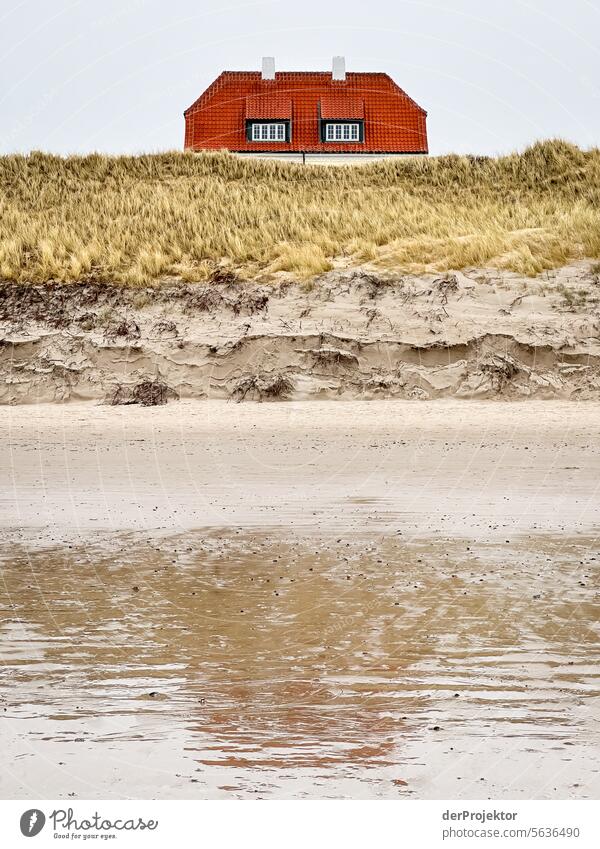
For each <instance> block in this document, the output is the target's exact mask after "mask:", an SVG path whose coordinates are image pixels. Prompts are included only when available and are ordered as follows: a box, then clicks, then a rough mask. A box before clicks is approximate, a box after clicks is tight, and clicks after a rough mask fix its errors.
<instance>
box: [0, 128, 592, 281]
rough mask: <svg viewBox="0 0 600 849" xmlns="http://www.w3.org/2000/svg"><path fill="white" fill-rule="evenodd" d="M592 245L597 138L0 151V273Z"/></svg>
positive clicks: (155, 272)
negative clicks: (472, 150)
mask: <svg viewBox="0 0 600 849" xmlns="http://www.w3.org/2000/svg"><path fill="white" fill-rule="evenodd" d="M581 257H588V258H598V257H600V150H599V149H593V150H590V151H582V150H580V149H579V148H577V147H575V146H573V145H570V144H567V143H566V142H561V141H549V142H542V143H539V144H536V145H534V146H533V147H531V148H529V149H528V150H526V151H525V152H523V153H520V154H513V155H510V156H504V157H501V158H487V157H469V156H455V155H453V156H442V157H431V158H418V159H406V160H403V159H395V160H388V161H385V162H380V163H373V164H371V165H365V166H360V167H352V166H343V167H326V166H318V165H317V166H301V165H293V164H289V163H279V162H269V161H266V162H265V161H258V160H252V159H240V158H237V157H235V156H233V155H231V154H228V153H205V154H192V153H165V154H155V155H143V156H131V157H130V156H119V157H110V156H101V155H98V154H93V155H90V156H72V157H68V158H61V157H58V156H51V155H48V154H44V153H32V154H30V155H29V156H5V157H0V277H1V278H2V279H4V280H11V281H19V282H23V283H28V282H44V281H64V282H72V281H79V280H89V281H106V282H115V283H121V284H124V285H143V284H147V283H152V282H157V281H160V280H166V279H170V280H172V279H173V278H180V279H183V280H186V281H193V280H205V279H208V278H210V276H211V274H212V273H213V271H214V269H215V267H216V266H217V265H225V266H228V267H231V268H232V269H234V270H239V272H240V274H241V275H242V276H243V275H249V276H257V275H260V274H267V275H268V274H270V273H273V272H275V271H289V272H292V273H293V274H296V275H298V276H301V277H309V276H311V275H315V274H318V273H320V272H322V271H325V270H327V269H329V268H331V267H332V265H334V264H335V262H336V261H339V260H340V259H343V261H344V264H346V265H347V264H351V265H352V264H356V265H358V264H362V263H365V262H369V263H372V264H373V265H375V266H378V265H379V266H383V267H387V268H397V269H399V270H405V271H422V270H424V269H426V268H429V269H435V270H446V269H449V268H464V267H467V266H483V265H487V266H496V267H499V268H507V269H511V270H513V271H516V272H519V273H521V274H526V275H533V274H536V273H538V272H540V271H542V270H544V269H549V268H553V267H557V266H560V265H562V264H564V263H565V262H567V261H569V260H571V259H576V258H581Z"/></svg>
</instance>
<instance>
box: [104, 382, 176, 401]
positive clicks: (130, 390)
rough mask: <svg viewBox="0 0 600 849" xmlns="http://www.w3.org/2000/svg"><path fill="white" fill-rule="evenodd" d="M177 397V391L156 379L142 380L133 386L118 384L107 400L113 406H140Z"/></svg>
mask: <svg viewBox="0 0 600 849" xmlns="http://www.w3.org/2000/svg"><path fill="white" fill-rule="evenodd" d="M178 398H179V396H178V395H177V393H176V392H175V391H174V390H173V389H170V388H169V387H168V386H167V385H166V383H161V382H160V381H158V380H143V381H141V383H136V384H135V386H123V385H121V384H119V385H118V386H116V387H115V389H114V390H113V392H112V394H111V395H110V396H109V397H108V399H107V402H108V403H109V404H110V405H111V406H113V407H115V406H119V405H122V404H141V406H142V407H156V406H159V405H160V404H166V403H167V401H169V400H171V399H174V400H177V399H178Z"/></svg>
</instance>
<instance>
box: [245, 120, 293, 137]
mask: <svg viewBox="0 0 600 849" xmlns="http://www.w3.org/2000/svg"><path fill="white" fill-rule="evenodd" d="M285 123H286V122H285V121H278V122H277V123H273V124H267V123H263V122H261V123H253V124H251V132H250V137H251V139H252V141H257V142H274V141H280V142H284V141H285V140H286V138H285V137H286V132H285V129H286V127H285Z"/></svg>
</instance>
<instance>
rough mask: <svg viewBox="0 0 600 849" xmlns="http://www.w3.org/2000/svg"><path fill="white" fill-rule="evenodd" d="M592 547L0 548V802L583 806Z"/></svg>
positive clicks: (594, 651)
mask: <svg viewBox="0 0 600 849" xmlns="http://www.w3.org/2000/svg"><path fill="white" fill-rule="evenodd" d="M595 557H596V548H595V542H594V541H593V540H590V539H583V538H580V539H576V540H570V541H569V542H565V541H564V540H555V539H552V538H549V537H545V538H540V539H537V540H527V542H522V543H519V544H517V543H514V542H513V543H511V545H510V546H506V547H498V548H491V547H487V548H483V547H479V549H477V551H475V550H474V547H473V546H472V545H470V544H469V543H468V542H453V543H449V542H446V543H442V542H432V541H420V542H418V543H413V544H405V543H403V542H402V540H401V538H400V537H398V538H392V539H390V538H388V539H383V540H377V541H373V540H365V539H358V538H357V539H337V540H330V539H325V538H323V539H312V540H308V541H306V540H303V541H301V540H298V541H296V542H293V543H290V542H286V541H285V539H284V538H283V537H282V536H279V535H276V534H273V535H270V536H269V535H265V534H262V533H261V534H255V535H252V534H248V533H241V532H240V533H238V534H236V533H235V532H231V531H228V532H223V533H222V534H221V535H219V534H215V533H211V534H210V535H204V534H200V533H196V534H186V535H185V536H180V537H177V538H169V539H168V540H161V541H156V540H153V539H149V540H148V539H146V540H144V539H142V538H140V537H139V536H137V537H134V536H120V537H119V538H116V537H113V538H111V539H109V540H103V541H102V544H100V543H99V542H98V543H95V544H90V545H89V546H87V547H86V548H77V547H70V548H67V547H61V548H55V549H50V550H48V549H46V550H43V551H42V550H33V549H31V550H27V549H26V548H25V547H21V548H18V549H14V550H13V552H12V553H11V556H10V558H7V559H6V560H5V563H4V566H3V575H4V591H3V599H2V661H3V667H2V679H3V688H2V705H1V706H2V708H3V709H4V710H3V714H2V715H3V721H2V741H3V745H4V747H5V749H6V750H7V752H8V753H9V759H10V760H11V767H10V769H9V770H8V771H7V772H6V774H4V775H3V777H2V784H1V786H0V791H1V795H2V796H3V797H4V798H8V797H11V796H17V797H18V796H22V795H23V794H24V793H25V792H27V793H31V792H35V795H36V797H38V798H43V797H44V796H49V797H55V796H57V795H58V796H60V795H67V794H68V793H73V794H75V795H77V796H81V797H87V798H93V797H100V798H102V797H107V796H116V797H121V796H131V797H136V796H137V797H148V796H154V795H155V796H161V797H168V796H179V797H195V796H198V797H221V796H225V797H236V796H243V797H248V796H251V795H252V796H253V797H255V796H263V797H270V796H277V797H289V796H295V797H328V796H333V797H340V796H353V797H382V798H388V797H391V798H394V797H396V798H397V797H398V796H400V795H406V794H413V795H414V796H416V797H438V798H444V797H459V796H463V797H467V798H468V797H470V798H474V797H485V796H488V795H489V796H501V795H504V796H505V797H507V798H515V797H518V796H524V797H533V798H544V797H553V796H556V797H559V798H560V797H561V796H562V797H565V796H578V797H594V796H595V795H597V793H598V791H599V789H600V783H599V777H598V776H599V773H598V769H597V767H596V765H595V764H596V761H597V753H598V736H599V734H598V722H597V718H598V711H597V708H598V704H599V699H598V695H599V687H598V644H597V632H598V596H597V593H596V591H595V589H594V587H595V586H597V583H595V578H597V574H598V566H597V564H598V562H599V561H598V560H596V559H595Z"/></svg>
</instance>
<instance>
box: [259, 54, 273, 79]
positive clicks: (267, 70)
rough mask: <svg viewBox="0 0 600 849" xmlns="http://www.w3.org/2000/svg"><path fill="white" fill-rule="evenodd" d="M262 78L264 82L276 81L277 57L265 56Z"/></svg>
mask: <svg viewBox="0 0 600 849" xmlns="http://www.w3.org/2000/svg"><path fill="white" fill-rule="evenodd" d="M262 78H263V80H274V79H275V57H274V56H263V60H262Z"/></svg>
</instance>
